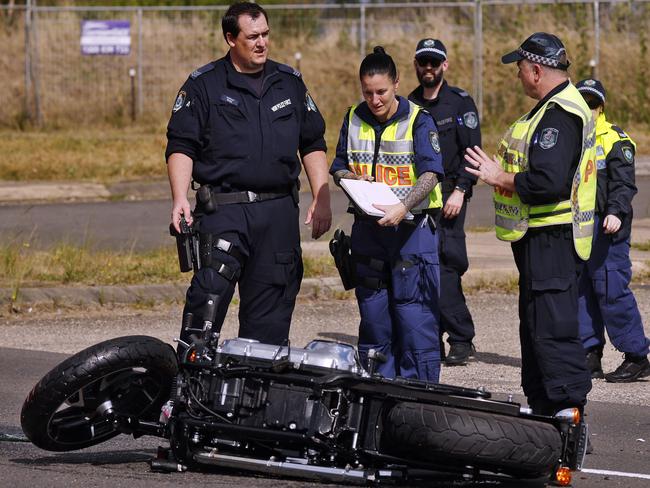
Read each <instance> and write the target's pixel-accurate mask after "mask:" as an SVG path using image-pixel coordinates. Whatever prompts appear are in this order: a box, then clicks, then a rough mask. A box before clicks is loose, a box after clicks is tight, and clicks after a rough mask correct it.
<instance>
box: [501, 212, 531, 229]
mask: <svg viewBox="0 0 650 488" xmlns="http://www.w3.org/2000/svg"><path fill="white" fill-rule="evenodd" d="M494 224H495V225H496V226H497V227H501V228H503V229H508V230H519V231H525V230H526V229H527V228H528V222H527V221H526V220H513V219H509V218H507V217H504V216H503V215H499V214H496V215H495V217H494Z"/></svg>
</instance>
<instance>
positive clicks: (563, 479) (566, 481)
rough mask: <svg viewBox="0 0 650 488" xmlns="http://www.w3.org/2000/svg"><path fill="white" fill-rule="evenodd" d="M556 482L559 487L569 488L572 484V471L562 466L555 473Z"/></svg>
mask: <svg viewBox="0 0 650 488" xmlns="http://www.w3.org/2000/svg"><path fill="white" fill-rule="evenodd" d="M555 482H556V483H557V484H558V485H559V486H569V485H570V484H571V470H570V469H569V468H567V467H566V466H560V467H559V468H558V470H557V471H556V472H555Z"/></svg>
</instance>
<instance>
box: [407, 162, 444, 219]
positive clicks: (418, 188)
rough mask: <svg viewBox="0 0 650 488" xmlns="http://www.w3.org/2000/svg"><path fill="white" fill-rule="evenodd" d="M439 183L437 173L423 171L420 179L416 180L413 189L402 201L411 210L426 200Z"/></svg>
mask: <svg viewBox="0 0 650 488" xmlns="http://www.w3.org/2000/svg"><path fill="white" fill-rule="evenodd" d="M437 184H438V177H437V176H436V174H435V173H433V172H432V171H427V172H426V173H422V174H421V175H420V176H419V177H418V181H416V182H415V186H414V187H413V188H412V189H411V192H410V193H409V194H408V195H406V198H405V199H404V201H403V202H402V203H403V204H404V206H405V207H406V208H407V209H408V210H411V209H412V208H414V207H415V206H417V205H418V204H419V203H420V202H421V201H422V200H424V199H425V198H426V196H427V195H428V194H429V193H431V190H433V188H434V187H435V186H436V185H437Z"/></svg>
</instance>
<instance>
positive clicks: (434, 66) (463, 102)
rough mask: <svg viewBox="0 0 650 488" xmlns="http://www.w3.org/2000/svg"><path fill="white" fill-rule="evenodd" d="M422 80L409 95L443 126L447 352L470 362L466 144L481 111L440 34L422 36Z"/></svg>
mask: <svg viewBox="0 0 650 488" xmlns="http://www.w3.org/2000/svg"><path fill="white" fill-rule="evenodd" d="M413 64H414V67H415V73H416V75H417V77H418V81H419V82H420V86H418V87H417V88H416V89H415V90H413V91H412V92H411V94H410V95H409V97H408V98H409V100H411V101H412V102H415V103H417V104H418V105H420V106H422V107H424V108H425V109H426V110H427V111H428V112H430V113H431V115H432V116H433V118H434V120H435V122H436V127H438V134H439V141H440V150H441V153H442V160H443V166H444V170H445V179H444V180H443V181H442V185H441V186H442V197H443V208H442V212H441V214H440V215H439V218H438V221H437V222H438V229H439V230H440V232H439V234H438V235H439V239H440V241H439V247H440V325H441V327H440V333H441V335H442V333H443V332H447V334H448V338H447V340H448V342H449V345H450V349H449V352H448V353H447V354H446V356H445V364H447V365H449V366H454V365H462V364H466V363H467V361H468V359H469V357H470V356H471V355H473V350H474V346H473V344H472V340H473V339H474V322H473V321H472V315H471V314H470V312H469V309H468V308H467V304H466V303H465V295H464V294H463V287H462V282H461V277H462V275H463V274H464V273H465V271H467V268H468V266H469V262H468V260H467V247H466V244H465V229H464V226H465V214H466V212H467V202H468V201H469V198H470V197H471V195H472V187H473V186H474V184H475V183H476V177H475V176H474V175H472V174H470V173H468V172H467V171H466V170H465V167H466V166H467V165H468V163H466V162H465V159H464V153H465V148H467V147H473V146H480V145H481V128H480V125H479V118H478V111H477V110H476V105H475V104H474V100H472V97H471V96H470V95H469V94H468V93H467V92H466V91H465V90H462V89H460V88H457V87H454V86H449V85H448V84H447V82H446V81H445V80H444V73H445V72H446V71H447V69H448V68H449V61H448V59H447V49H446V47H445V45H444V44H443V43H442V41H440V40H438V39H430V38H428V39H422V40H421V41H420V42H418V44H417V46H416V48H415V60H414V61H413Z"/></svg>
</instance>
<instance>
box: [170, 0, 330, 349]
mask: <svg viewBox="0 0 650 488" xmlns="http://www.w3.org/2000/svg"><path fill="white" fill-rule="evenodd" d="M222 30H223V36H224V38H225V40H226V42H227V43H228V46H229V51H228V53H227V54H226V56H225V57H223V58H221V59H219V60H217V61H214V62H212V63H209V64H207V65H205V66H203V67H201V68H198V69H197V70H195V71H194V72H193V73H192V74H191V75H190V77H189V78H188V80H187V81H186V82H185V84H184V85H183V86H182V88H181V90H180V91H179V93H178V96H177V98H176V102H175V104H174V107H173V110H172V115H171V119H170V121H169V125H168V128H167V138H168V144H167V151H166V158H167V167H168V173H169V181H170V185H171V190H172V198H173V204H172V215H171V219H172V225H173V226H174V227H175V228H176V230H177V231H178V230H179V222H180V220H181V216H183V217H184V218H185V219H186V220H187V221H188V223H192V221H193V220H196V222H195V223H194V225H195V226H198V231H199V233H200V248H201V250H200V261H201V268H200V269H199V270H198V271H197V272H196V273H195V274H194V277H193V279H192V283H191V286H190V288H189V290H188V291H187V298H186V305H185V309H184V312H183V314H184V319H183V323H184V327H183V329H182V330H181V339H183V340H185V339H187V338H188V336H189V333H188V330H187V329H188V328H193V329H197V328H198V329H201V327H202V324H203V320H204V318H205V317H204V315H205V313H204V311H205V309H206V304H207V303H208V302H209V301H212V302H215V301H216V315H215V316H214V317H213V318H210V320H212V319H213V320H214V322H213V324H214V325H213V330H214V331H216V330H220V328H221V325H222V323H223V320H224V318H225V314H226V311H227V308H228V305H229V303H230V300H231V298H232V295H233V292H234V287H235V284H238V285H239V296H240V307H239V324H240V328H239V336H240V337H246V338H250V339H257V340H259V341H262V342H265V343H270V344H281V343H283V342H285V341H286V340H287V338H288V335H289V325H290V322H291V315H292V313H293V308H294V305H295V299H296V296H297V294H298V290H299V288H300V282H301V279H302V272H303V268H302V258H301V249H300V233H299V222H298V218H299V209H298V189H299V188H298V175H299V174H300V170H301V162H302V165H303V166H304V167H305V171H306V173H307V178H308V180H309V183H310V186H311V191H312V196H313V202H312V204H311V205H310V207H309V209H308V211H307V219H306V222H305V223H306V224H311V225H312V237H313V238H318V237H320V236H321V235H322V234H324V233H325V232H327V230H328V229H329V227H330V223H331V210H330V197H329V188H328V165H327V160H326V157H325V151H326V146H325V140H324V138H323V134H324V132H325V122H324V120H323V117H322V116H321V114H320V113H319V111H318V108H317V107H316V104H315V103H314V101H313V99H312V97H311V96H310V95H309V93H308V92H307V88H306V87H305V84H304V83H303V81H302V78H301V75H300V73H299V72H297V71H295V70H294V69H293V68H291V67H289V66H286V65H283V64H279V63H276V62H275V61H272V60H270V59H268V58H267V56H268V46H269V26H268V18H267V14H266V12H265V11H264V9H263V8H262V7H260V6H259V5H257V4H255V3H247V2H242V3H236V4H234V5H232V6H231V7H230V8H229V9H228V11H227V12H226V13H225V15H224V17H223V19H222ZM298 155H300V156H298ZM192 181H193V182H194V184H197V185H200V186H201V188H200V189H199V191H198V192H197V206H196V208H195V212H194V219H193V215H192V213H191V212H190V203H189V201H188V198H187V192H188V190H189V186H190V182H192ZM197 217H198V218H197ZM215 296H216V299H215V298H214V297H215Z"/></svg>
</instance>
